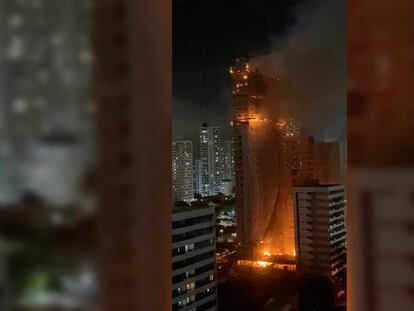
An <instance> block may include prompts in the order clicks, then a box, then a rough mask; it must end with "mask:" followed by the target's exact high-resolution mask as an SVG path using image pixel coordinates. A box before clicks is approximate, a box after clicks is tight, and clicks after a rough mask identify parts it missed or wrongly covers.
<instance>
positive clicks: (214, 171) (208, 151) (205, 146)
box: [200, 123, 224, 196]
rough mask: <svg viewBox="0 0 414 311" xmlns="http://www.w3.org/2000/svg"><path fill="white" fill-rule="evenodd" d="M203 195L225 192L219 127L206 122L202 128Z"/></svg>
mask: <svg viewBox="0 0 414 311" xmlns="http://www.w3.org/2000/svg"><path fill="white" fill-rule="evenodd" d="M200 157H201V159H200V160H201V172H200V174H201V193H200V194H201V195H202V196H209V195H216V194H218V193H219V192H223V178H224V153H223V142H222V139H221V131H220V128H219V127H216V126H209V125H208V124H206V123H204V124H203V126H202V127H201V128H200Z"/></svg>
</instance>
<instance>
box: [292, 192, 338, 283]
mask: <svg viewBox="0 0 414 311" xmlns="http://www.w3.org/2000/svg"><path fill="white" fill-rule="evenodd" d="M293 192H294V217H295V233H296V234H295V248H296V258H297V267H298V271H299V272H300V273H304V274H308V273H309V274H317V275H324V276H329V277H334V276H335V275H336V274H337V273H338V272H340V271H341V270H343V269H344V268H345V267H346V229H345V187H344V186H343V185H318V186H310V187H306V186H305V187H295V188H294V190H293Z"/></svg>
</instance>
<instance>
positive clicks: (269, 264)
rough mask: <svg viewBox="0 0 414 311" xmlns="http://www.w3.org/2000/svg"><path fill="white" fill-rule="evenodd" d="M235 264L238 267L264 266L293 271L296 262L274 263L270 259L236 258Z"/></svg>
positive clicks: (259, 267) (257, 267) (260, 267)
mask: <svg viewBox="0 0 414 311" xmlns="http://www.w3.org/2000/svg"><path fill="white" fill-rule="evenodd" d="M237 265H238V266H239V267H248V268H256V269H264V268H271V269H276V270H288V271H295V270H296V264H294V263H288V264H282V263H274V262H271V261H264V260H238V261H237Z"/></svg>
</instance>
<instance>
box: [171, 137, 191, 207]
mask: <svg viewBox="0 0 414 311" xmlns="http://www.w3.org/2000/svg"><path fill="white" fill-rule="evenodd" d="M193 178H194V176H193V143H192V142H191V141H189V140H177V141H173V143H172V187H173V201H174V202H177V201H184V202H190V201H191V200H193V199H194V179H193Z"/></svg>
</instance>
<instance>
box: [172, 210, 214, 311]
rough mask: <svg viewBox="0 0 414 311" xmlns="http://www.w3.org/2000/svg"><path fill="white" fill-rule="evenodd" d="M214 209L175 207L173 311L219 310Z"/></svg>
mask: <svg viewBox="0 0 414 311" xmlns="http://www.w3.org/2000/svg"><path fill="white" fill-rule="evenodd" d="M215 225H216V224H215V210H214V207H190V206H175V207H174V208H173V223H172V228H173V232H172V242H173V244H172V269H173V272H172V299H173V301H172V310H174V311H175V310H193V311H201V310H203V311H204V310H205V311H213V310H217V302H216V301H217V296H216V295H217V293H216V288H217V283H216V282H217V281H216V247H215V239H216V235H215Z"/></svg>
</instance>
